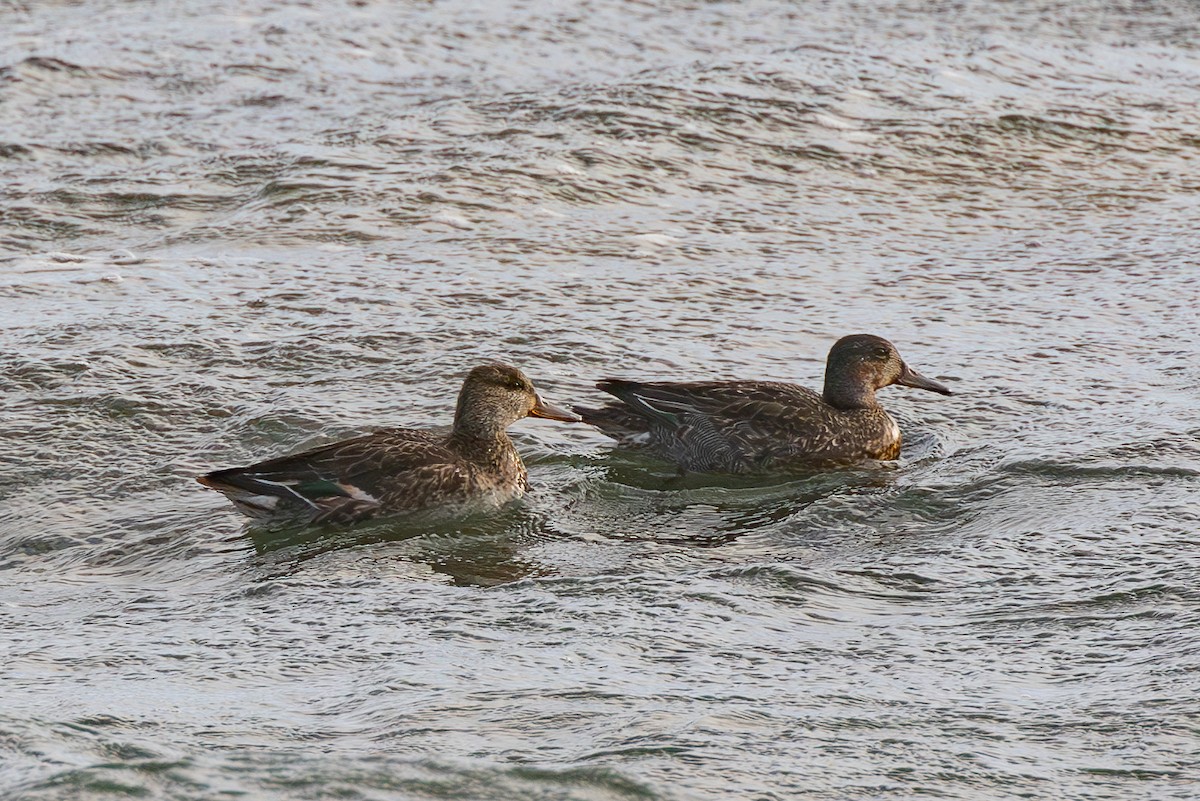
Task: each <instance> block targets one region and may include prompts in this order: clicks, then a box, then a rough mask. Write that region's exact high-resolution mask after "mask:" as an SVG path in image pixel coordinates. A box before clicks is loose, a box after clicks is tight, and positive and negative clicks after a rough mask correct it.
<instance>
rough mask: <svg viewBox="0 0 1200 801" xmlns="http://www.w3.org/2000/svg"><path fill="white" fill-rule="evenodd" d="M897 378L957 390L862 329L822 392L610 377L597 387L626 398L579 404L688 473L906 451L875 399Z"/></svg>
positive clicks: (592, 420) (843, 342)
mask: <svg viewBox="0 0 1200 801" xmlns="http://www.w3.org/2000/svg"><path fill="white" fill-rule="evenodd" d="M891 384H900V385H902V386H906V387H916V388H917V389H927V390H930V391H931V392H940V393H941V394H943V395H950V394H952V393H951V392H950V390H949V389H948V388H947V387H946V386H944V385H943V384H940V383H938V382H937V381H934V380H933V379H931V378H926V377H925V376H923V375H921V374H919V373H918V372H916V371H915V370H913V369H912V368H911V367H909V366H908V365H907V364H905V363H904V360H903V359H901V358H900V354H899V353H898V352H897V351H896V346H895V345H893V344H892V343H891V342H888V341H887V340H886V339H883V338H881V337H877V336H872V335H870V334H853V335H851V336H846V337H842V338H841V339H839V340H838V341H837V342H836V343H834V346H833V348H832V349H830V351H829V358H828V360H827V361H826V363H825V391H824V392H823V393H821V394H819V395H818V394H817V393H816V392H813V391H812V390H810V389H807V388H805V387H801V386H798V385H796V384H785V383H779V382H774V381H691V382H679V383H677V382H639V381H624V380H621V379H615V378H609V379H605V380H603V381H600V382H599V383H597V384H596V387H597V388H599V389H602V390H604V391H605V392H608V393H610V394H612V395H615V396H616V397H617V398H619V399H620V401H621V402H620V403H612V402H610V403H608V404H606V405H605V406H602V407H600V408H598V409H591V408H586V407H578V406H577V407H575V411H577V412H579V414H580V415H581V416H582V417H583V420H584V422H585V423H589V424H591V425H594V426H596V427H597V428H599V429H600V430H601V431H603V432H604V433H605V434H607V435H608V436H610V437H613V438H614V439H616V440H617V441H618V442H619V443H621V444H622V445H626V446H629V447H636V448H644V449H649V450H651V451H653V452H654V453H656V454H658V455H659V456H660V457H663V458H665V459H667V460H669V461H673V462H675V463H676V464H678V465H679V467H680V468H681V469H682V470H693V471H697V472H720V473H754V472H759V471H766V470H780V469H787V468H809V467H823V466H829V465H837V464H851V463H854V462H860V461H863V460H867V459H895V458H897V457H898V456H899V455H900V441H901V437H900V427H899V426H898V425H896V421H895V420H893V419H892V418H891V416H890V415H889V414H888V413H887V412H886V411H884V410H883V407H882V406H880V405H879V402H878V401H876V400H875V390H877V389H881V388H883V387H886V386H889V385H891Z"/></svg>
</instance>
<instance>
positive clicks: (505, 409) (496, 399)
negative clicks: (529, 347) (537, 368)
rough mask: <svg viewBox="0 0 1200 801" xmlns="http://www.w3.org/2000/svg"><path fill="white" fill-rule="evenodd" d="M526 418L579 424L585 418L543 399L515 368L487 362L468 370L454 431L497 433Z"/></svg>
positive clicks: (459, 396)
mask: <svg viewBox="0 0 1200 801" xmlns="http://www.w3.org/2000/svg"><path fill="white" fill-rule="evenodd" d="M526 417H545V418H547V419H549V420H562V421H563V422H566V423H577V422H579V421H580V420H581V419H582V418H580V416H579V415H577V414H575V413H574V412H569V411H567V410H565V409H560V408H558V407H557V406H551V405H550V404H548V403H546V402H545V401H544V400H542V398H541V396H540V395H538V393H537V390H536V389H534V387H533V382H532V381H530V380H529V378H528V377H527V376H526V375H525V374H524V373H522V372H521V371H520V370H518V369H517V368H515V367H511V366H509V365H507V364H499V363H496V364H484V365H480V366H479V367H476V368H474V369H472V370H471V372H469V373H467V378H466V380H465V381H463V386H462V391H461V392H460V393H459V394H458V408H457V410H456V411H455V413H454V430H455V431H461V432H464V433H469V434H475V435H482V436H495V435H496V434H498V433H499V432H501V431H503V430H504V429H506V428H508V427H509V426H510V425H512V424H513V423H515V422H517V421H518V420H521V419H524V418H526Z"/></svg>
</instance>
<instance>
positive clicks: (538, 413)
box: [529, 395, 583, 423]
mask: <svg viewBox="0 0 1200 801" xmlns="http://www.w3.org/2000/svg"><path fill="white" fill-rule="evenodd" d="M534 397H536V398H537V403H535V404H534V405H533V408H532V409H530V410H529V416H530V417H544V418H546V419H547V420H561V421H562V422H564V423H578V422H580V421H581V420H583V418H582V417H580V416H579V415H577V414H575V412H568V411H567V410H566V409H560V408H559V407H557V406H551V405H550V404H549V403H546V402H545V401H544V400H542V396H541V395H535V396H534Z"/></svg>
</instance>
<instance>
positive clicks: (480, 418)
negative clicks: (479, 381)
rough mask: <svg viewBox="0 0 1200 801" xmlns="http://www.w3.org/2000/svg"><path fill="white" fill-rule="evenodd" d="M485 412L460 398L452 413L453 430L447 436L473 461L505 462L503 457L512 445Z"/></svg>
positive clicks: (491, 417) (499, 425)
mask: <svg viewBox="0 0 1200 801" xmlns="http://www.w3.org/2000/svg"><path fill="white" fill-rule="evenodd" d="M488 411H489V410H488V409H487V408H484V407H481V406H480V405H478V404H472V403H468V402H464V399H463V398H459V401H458V408H457V409H456V410H455V412H454V429H453V431H452V432H451V434H450V436H451V438H452V439H454V440H455V441H457V442H458V443H460V444H461V445H462V447H463V449H464V451H465V452H466V453H468V454H470V456H471V458H472V459H474V460H475V461H478V462H483V463H487V464H491V463H499V462H501V461H503V460H504V458H505V454H506V453H507V452H508V451H510V450H512V447H513V444H512V440H511V439H509V438H508V434H507V432H505V430H504V428H505V427H504V426H503V425H501V424H500V423H499V422H498V421H497V420H496V418H495V415H493V414H489V413H488Z"/></svg>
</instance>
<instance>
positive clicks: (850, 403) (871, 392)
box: [821, 371, 879, 409]
mask: <svg viewBox="0 0 1200 801" xmlns="http://www.w3.org/2000/svg"><path fill="white" fill-rule="evenodd" d="M821 398H822V399H823V400H824V401H825V402H826V403H828V404H829V405H830V406H832V407H834V408H835V409H873V408H875V407H876V406H878V405H879V402H878V401H876V400H875V388H874V387H872V386H871V385H870V384H869V383H867V382H866V381H863V380H861V379H860V378H859V376H855V375H844V374H843V375H830V374H829V372H828V371H826V373H825V391H824V392H823V393H821Z"/></svg>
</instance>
